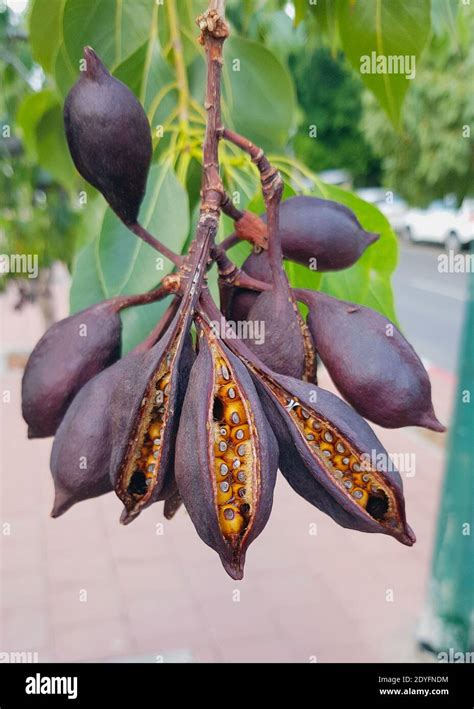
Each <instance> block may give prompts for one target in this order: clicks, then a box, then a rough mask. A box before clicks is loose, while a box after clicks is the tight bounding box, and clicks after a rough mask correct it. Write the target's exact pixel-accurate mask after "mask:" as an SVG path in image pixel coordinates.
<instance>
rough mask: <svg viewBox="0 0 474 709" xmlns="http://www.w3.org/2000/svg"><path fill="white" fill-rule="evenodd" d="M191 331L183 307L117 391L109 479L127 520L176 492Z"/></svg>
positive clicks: (190, 358) (113, 410)
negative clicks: (178, 441) (175, 468)
mask: <svg viewBox="0 0 474 709" xmlns="http://www.w3.org/2000/svg"><path fill="white" fill-rule="evenodd" d="M188 330H189V325H186V323H185V322H184V320H183V312H182V311H180V312H179V313H178V314H177V316H176V317H175V320H174V322H173V323H172V324H171V325H170V327H169V329H168V330H167V331H166V333H165V334H164V335H163V337H162V338H161V339H160V340H159V341H158V343H157V344H156V345H154V347H152V348H151V349H150V351H149V352H146V353H145V354H144V355H143V357H142V360H141V362H140V367H139V370H138V371H135V369H134V370H133V371H131V374H130V376H126V377H124V378H123V379H122V381H121V383H120V386H118V387H116V389H115V391H114V392H113V395H112V405H111V411H112V413H113V417H112V418H113V420H112V436H111V441H112V451H111V458H110V479H111V481H112V483H113V485H114V488H115V492H116V494H117V496H118V497H119V498H120V499H121V500H122V502H123V503H124V506H125V508H124V511H123V514H122V517H121V522H122V523H123V524H128V523H129V522H132V521H133V520H134V519H135V518H136V517H137V515H138V514H140V512H141V511H142V509H144V508H145V507H148V506H149V505H151V504H152V503H154V502H156V501H158V500H162V499H167V498H168V497H169V496H170V495H171V494H172V493H173V492H175V491H176V486H175V483H174V477H173V465H174V455H175V439H176V434H177V430H178V423H179V417H180V413H181V406H182V402H183V398H184V394H185V391H186V387H187V382H188V378H189V372H190V370H191V366H192V363H193V360H194V350H193V347H192V340H191V337H190V335H189V333H188Z"/></svg>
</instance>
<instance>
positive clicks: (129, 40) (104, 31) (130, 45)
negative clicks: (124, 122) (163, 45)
mask: <svg viewBox="0 0 474 709" xmlns="http://www.w3.org/2000/svg"><path fill="white" fill-rule="evenodd" d="M157 8H158V5H157V4H156V3H154V2H150V0H133V2H124V0H66V5H65V7H64V15H63V38H64V43H63V45H62V46H61V48H60V51H59V52H58V56H57V59H56V67H55V71H56V80H57V83H58V86H59V87H60V89H61V91H62V92H63V93H64V92H65V91H67V89H68V88H69V86H70V85H71V84H72V83H73V82H74V81H75V79H76V78H77V75H78V73H79V61H80V59H81V58H82V54H83V49H84V46H86V45H90V46H92V47H94V49H95V50H96V51H97V53H98V54H99V56H100V58H101V59H102V61H103V62H104V64H105V65H106V66H107V67H108V69H109V70H113V69H114V68H115V67H116V66H118V65H119V64H120V63H121V62H122V61H123V60H124V59H125V58H126V57H128V56H130V55H131V54H133V52H135V51H136V50H137V49H138V48H139V47H140V46H142V45H143V44H144V42H146V40H147V39H148V38H149V36H150V34H153V33H155V32H156V21H157V20H156V18H157Z"/></svg>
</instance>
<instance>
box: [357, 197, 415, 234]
mask: <svg viewBox="0 0 474 709" xmlns="http://www.w3.org/2000/svg"><path fill="white" fill-rule="evenodd" d="M357 194H358V195H359V197H361V198H362V199H365V201H366V202H370V204H374V205H375V206H376V207H377V208H378V209H380V211H381V212H382V214H384V215H385V216H386V217H387V219H388V221H389V222H390V225H391V227H392V229H393V230H394V231H396V232H397V234H399V235H400V236H401V235H402V234H403V233H404V229H405V227H406V212H407V209H408V207H407V204H406V202H405V201H404V200H403V199H402V198H401V197H400V196H399V195H397V194H396V193H395V192H392V191H391V190H386V189H384V188H383V187H363V188H361V189H360V190H357Z"/></svg>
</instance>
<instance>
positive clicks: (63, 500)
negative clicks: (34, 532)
mask: <svg viewBox="0 0 474 709" xmlns="http://www.w3.org/2000/svg"><path fill="white" fill-rule="evenodd" d="M73 504H74V501H73V500H72V499H71V496H70V494H69V493H68V492H67V491H66V490H62V489H59V490H56V492H55V495H54V504H53V509H52V510H51V513H50V517H52V518H53V519H56V518H57V517H61V515H63V514H64V513H65V512H67V511H68V509H69V508H70V507H72V506H73Z"/></svg>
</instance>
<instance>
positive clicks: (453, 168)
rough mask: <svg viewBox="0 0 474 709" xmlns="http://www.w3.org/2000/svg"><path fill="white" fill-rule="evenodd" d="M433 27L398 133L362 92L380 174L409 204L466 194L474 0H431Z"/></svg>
mask: <svg viewBox="0 0 474 709" xmlns="http://www.w3.org/2000/svg"><path fill="white" fill-rule="evenodd" d="M434 7H435V8H438V9H439V12H441V8H443V14H442V15H440V14H435V16H434V18H433V19H434V21H433V34H432V38H431V41H430V43H429V46H428V47H427V48H426V50H425V51H424V53H423V55H422V57H421V59H420V61H419V63H418V66H417V70H416V79H415V80H414V82H413V88H412V89H411V90H410V91H409V92H408V94H407V97H406V100H405V103H404V106H403V115H402V131H401V133H398V132H397V131H395V130H394V129H393V126H392V125H391V124H390V123H389V122H388V121H387V119H386V116H385V114H384V112H383V111H382V110H381V109H380V107H379V106H378V105H377V102H376V101H375V100H374V98H373V96H371V95H370V94H369V93H368V92H366V93H365V95H364V110H363V119H362V128H363V133H364V135H365V136H366V140H367V141H368V143H369V145H370V146H371V149H372V150H373V151H374V153H375V154H376V155H378V156H379V157H380V159H381V163H382V180H383V183H384V184H385V185H387V186H390V187H391V188H392V189H395V190H396V191H397V192H399V194H400V195H401V196H402V197H403V198H404V199H405V200H406V201H407V202H408V203H409V204H412V205H418V206H422V207H424V206H426V205H428V204H429V203H430V202H431V201H433V200H434V199H443V198H444V197H445V196H446V195H447V194H453V195H455V196H456V198H457V201H458V204H461V202H462V200H463V198H464V197H466V196H467V195H469V194H472V190H473V185H474V151H473V148H472V140H471V130H472V126H473V125H474V92H473V90H472V83H473V76H474V44H473V42H472V36H473V30H474V5H470V4H467V5H462V4H460V3H458V2H454V3H453V2H446V3H442V4H441V3H439V2H435V3H434Z"/></svg>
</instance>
